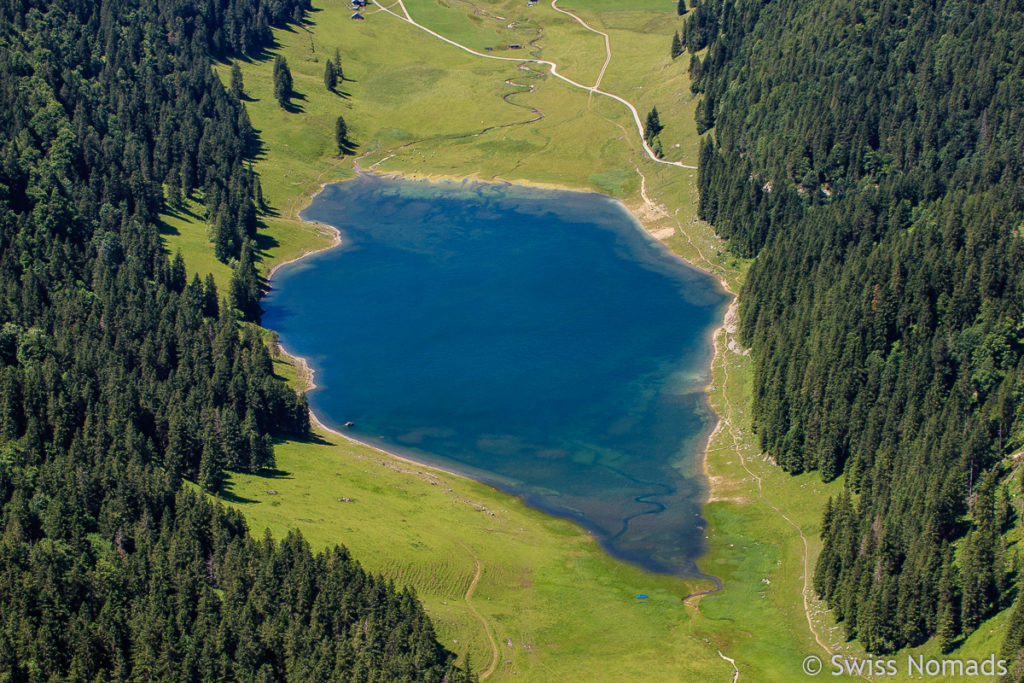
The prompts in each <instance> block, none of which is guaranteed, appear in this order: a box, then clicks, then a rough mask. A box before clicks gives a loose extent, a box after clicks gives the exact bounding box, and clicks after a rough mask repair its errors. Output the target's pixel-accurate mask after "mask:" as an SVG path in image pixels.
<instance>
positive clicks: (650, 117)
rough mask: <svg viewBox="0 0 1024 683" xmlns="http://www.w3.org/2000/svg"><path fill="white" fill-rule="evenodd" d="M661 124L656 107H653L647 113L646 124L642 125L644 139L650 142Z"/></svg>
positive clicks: (660, 128)
mask: <svg viewBox="0 0 1024 683" xmlns="http://www.w3.org/2000/svg"><path fill="white" fill-rule="evenodd" d="M662 128H663V126H662V125H661V120H660V119H659V117H658V108H657V107H653V108H652V109H651V111H650V112H649V113H648V114H647V125H646V126H644V140H646V141H647V142H648V144H650V143H651V142H652V141H653V140H654V138H655V137H657V135H658V133H660V132H661V130H662Z"/></svg>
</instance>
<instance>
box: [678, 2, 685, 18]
mask: <svg viewBox="0 0 1024 683" xmlns="http://www.w3.org/2000/svg"><path fill="white" fill-rule="evenodd" d="M676 14H678V15H679V16H683V15H684V14H686V0H679V2H678V3H677V4H676Z"/></svg>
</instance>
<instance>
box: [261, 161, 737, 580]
mask: <svg viewBox="0 0 1024 683" xmlns="http://www.w3.org/2000/svg"><path fill="white" fill-rule="evenodd" d="M356 171H357V174H356V177H359V176H362V175H366V176H371V177H378V178H389V179H400V180H412V181H426V182H430V183H444V182H451V183H467V182H472V183H483V184H493V185H501V186H522V187H531V188H539V189H547V190H562V191H570V192H581V193H588V194H595V195H600V196H602V197H606V198H608V199H611V200H613V201H615V202H616V203H618V204H619V205H620V206H621V207H622V208H623V209H624V211H625V213H626V214H628V216H629V217H630V218H631V219H632V220H633V222H634V224H635V227H637V228H639V229H640V230H642V232H643V233H644V237H645V238H647V239H649V240H650V241H651V242H652V243H657V244H658V245H659V246H660V247H661V248H663V249H665V250H666V251H667V252H668V253H669V254H671V256H672V257H673V258H674V259H678V260H679V262H680V263H682V264H685V265H686V266H687V267H690V268H692V269H694V270H695V271H698V272H700V273H702V274H704V275H709V276H711V277H712V279H713V280H714V282H715V283H716V284H717V287H718V289H719V290H720V291H721V292H722V293H724V294H726V295H728V296H729V298H730V299H731V301H730V302H729V304H728V307H727V309H726V312H725V313H724V314H723V319H722V322H721V323H720V324H719V325H718V326H716V327H715V328H713V329H711V330H709V331H708V332H707V333H706V337H705V339H706V342H707V343H708V345H709V349H708V354H707V364H706V365H705V366H704V367H705V369H706V372H707V373H708V375H710V372H711V368H712V367H713V365H714V363H715V361H716V360H717V356H718V354H719V353H720V352H719V349H718V347H717V343H716V340H717V337H718V334H719V332H722V331H723V330H726V328H727V326H728V322H729V319H730V314H731V313H732V312H733V311H734V309H735V306H736V296H735V294H734V293H733V292H732V291H731V290H730V288H729V287H728V284H727V283H726V281H725V280H724V279H723V278H722V277H721V276H719V275H717V274H715V273H712V272H710V271H709V270H707V269H705V268H701V267H700V266H697V265H696V264H694V263H691V262H690V261H689V260H687V259H685V258H683V257H681V256H680V255H679V254H677V253H676V252H675V251H674V250H672V249H671V248H669V247H668V246H667V245H665V243H664V242H663V240H662V239H659V238H658V237H656V236H655V235H654V234H653V232H652V230H651V229H650V227H649V226H648V224H647V223H645V222H644V221H643V220H642V219H641V217H640V216H639V215H638V212H637V211H636V210H635V207H631V206H629V205H628V204H626V203H625V202H623V201H621V200H619V199H617V198H615V197H611V196H610V195H606V194H604V193H601V192H597V191H594V190H591V189H580V188H574V187H568V186H564V185H555V184H550V183H536V182H529V181H515V182H512V181H506V180H483V179H480V178H477V177H473V176H472V175H467V176H462V177H455V176H442V175H429V174H405V173H400V172H380V173H378V172H374V171H365V170H362V169H361V168H359V167H358V166H357V168H356ZM338 182H339V183H343V182H345V180H339V181H338ZM333 184H336V183H321V184H320V186H319V190H318V191H317V192H314V193H313V194H311V195H310V196H309V203H308V204H307V206H306V208H308V206H309V205H310V204H311V203H312V202H313V201H314V200H315V198H316V197H317V196H319V194H320V193H321V192H323V190H324V189H325V188H326V187H327V186H328V185H333ZM303 211H305V208H304V209H303ZM298 218H299V220H302V221H303V222H306V223H310V224H312V225H314V226H316V227H318V228H319V227H325V228H327V229H328V230H329V231H330V232H332V233H333V239H332V240H331V243H330V244H328V245H325V246H323V247H321V248H318V249H312V250H309V251H306V252H305V253H303V254H301V255H299V256H297V257H295V258H292V259H289V260H287V261H282V262H280V263H277V264H275V265H274V266H273V267H272V268H271V269H270V270H269V273H268V275H267V284H268V289H272V288H273V278H274V277H275V275H277V274H278V272H279V270H280V269H281V268H283V267H284V266H287V265H291V264H294V263H296V262H298V261H300V260H302V259H304V258H306V257H308V256H312V255H315V254H319V253H322V252H324V251H327V250H329V249H333V248H335V247H337V246H339V245H341V243H342V236H341V231H340V230H339V229H338V228H336V227H335V226H332V225H329V224H325V223H323V222H321V221H311V220H307V219H305V218H303V217H302V213H301V212H299V215H298ZM268 329H269V328H268ZM277 348H278V350H279V351H280V353H281V354H283V355H284V356H286V357H287V358H289V359H291V360H292V362H293V364H294V366H295V367H296V369H297V371H298V376H299V379H300V381H301V382H302V384H303V386H304V389H305V390H306V391H312V390H315V389H316V388H317V387H318V385H317V383H316V379H315V374H316V371H315V369H314V368H313V367H312V366H311V365H310V363H309V361H308V360H307V359H306V358H304V357H302V356H299V355H297V354H295V353H292V352H290V351H288V349H286V348H285V347H284V345H283V344H281V343H280V341H278V342H277ZM702 365H703V364H702ZM711 386H712V383H711V381H710V379H709V381H708V382H707V383H706V384H704V385H703V387H700V386H698V390H699V391H701V392H702V393H703V394H704V395H705V397H706V398H707V396H708V394H709V389H710V387H711ZM707 407H708V409H709V410H711V411H712V413H713V414H714V417H715V425H714V426H713V427H712V428H710V429H707V430H706V432H705V434H703V435H702V436H701V439H702V440H703V444H702V446H700V447H699V448H698V449H697V450H696V451H695V453H694V457H696V458H700V459H701V464H700V465H699V466H697V465H696V463H693V467H692V471H693V473H694V474H697V473H698V472H699V473H700V474H703V476H704V480H705V482H706V489H707V490H706V495H705V496H704V497H703V498H704V500H703V501H702V502H701V503H700V507H701V509H703V506H704V505H706V504H707V503H708V502H711V501H713V500H714V499H715V498H714V490H713V489H714V486H713V484H714V479H713V477H712V476H711V474H710V472H709V471H708V462H707V460H708V452H707V451H708V447H709V444H710V442H711V440H712V438H713V437H714V435H715V434H716V433H717V432H718V430H720V429H721V428H722V420H721V418H720V417H719V416H718V414H717V412H715V411H714V408H712V407H711V405H710V401H708V402H707ZM309 414H310V419H311V422H312V424H313V426H314V428H315V430H316V431H321V432H323V433H325V434H329V435H333V436H335V437H338V438H340V439H343V440H344V441H347V442H349V443H352V444H359V445H361V446H365V447H367V448H370V449H372V450H373V451H376V452H377V453H380V454H383V455H387V456H390V457H391V458H393V459H395V460H397V461H401V462H404V463H407V464H410V465H414V466H416V467H420V468H424V469H428V470H432V471H434V472H437V473H441V474H447V475H450V476H456V477H460V478H463V479H466V480H467V481H472V482H474V483H479V484H483V485H486V486H488V487H490V488H492V489H494V490H495V491H498V492H500V493H501V494H502V495H509V496H511V497H513V498H515V499H517V500H519V501H520V502H523V503H524V504H526V505H528V506H529V507H531V508H534V509H536V510H538V511H540V512H543V513H544V514H548V515H551V516H552V517H557V518H559V519H564V520H566V521H569V522H571V523H573V524H575V525H576V526H577V527H579V528H580V529H581V530H582V531H583V532H584V533H586V534H587V535H588V536H590V537H591V538H592V539H593V540H594V541H595V542H596V543H598V545H599V546H601V547H602V550H603V552H605V553H606V554H607V555H608V556H609V557H612V558H614V559H616V560H617V561H623V562H627V563H629V564H631V565H633V566H635V567H637V568H638V569H641V570H643V571H645V572H648V573H651V574H655V575H657V574H664V575H669V576H675V577H677V578H680V579H681V580H684V581H685V580H698V581H702V580H703V581H709V582H711V583H713V584H714V588H713V589H712V590H711V591H702V592H700V594H701V595H706V594H709V593H711V592H717V591H718V590H721V582H720V581H719V580H717V579H716V578H715V577H712V576H709V575H707V574H704V573H703V572H701V571H700V569H699V567H698V566H697V562H698V561H699V560H698V559H695V560H693V565H692V567H693V570H695V571H688V572H686V573H685V574H680V573H676V572H672V571H658V570H655V569H651V568H649V567H644V566H640V565H638V564H637V562H636V561H631V560H627V559H625V558H622V557H618V556H617V555H616V553H614V552H612V551H611V549H609V548H606V547H605V546H604V543H603V542H602V541H601V538H600V537H599V536H598V534H597V533H595V532H594V531H592V530H591V529H589V528H587V526H586V525H585V524H583V523H581V522H580V521H579V520H576V519H573V518H572V517H569V516H565V515H558V514H555V513H553V512H552V511H550V510H548V509H545V508H544V507H543V506H539V505H534V504H531V503H529V502H528V500H527V498H526V496H525V495H523V494H517V493H516V492H514V491H508V490H506V489H504V488H503V487H501V486H500V485H496V484H495V483H494V482H492V481H488V480H487V478H486V477H481V476H474V475H471V474H467V473H465V472H462V471H459V470H457V469H455V468H446V467H444V466H443V465H437V464H435V463H427V462H423V461H421V460H417V459H415V458H411V457H407V456H404V455H401V454H399V453H396V452H394V451H390V450H387V449H386V448H382V447H380V446H378V445H376V444H373V443H368V442H366V441H362V440H360V439H359V438H357V437H354V436H350V435H348V434H345V433H344V432H343V431H341V430H339V429H335V428H332V427H330V426H328V424H327V423H326V422H325V421H324V420H323V419H321V417H320V416H319V415H318V414H317V413H316V411H315V410H314V409H313V408H312V407H310V410H309ZM707 552H708V549H707V548H705V550H704V552H703V553H702V556H703V555H706V554H707ZM692 595H693V594H692V593H691V596H692Z"/></svg>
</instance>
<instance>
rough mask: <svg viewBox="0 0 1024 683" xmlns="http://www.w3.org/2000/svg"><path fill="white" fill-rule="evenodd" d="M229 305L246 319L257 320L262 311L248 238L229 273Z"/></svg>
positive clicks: (258, 284)
mask: <svg viewBox="0 0 1024 683" xmlns="http://www.w3.org/2000/svg"><path fill="white" fill-rule="evenodd" d="M231 305H232V307H234V308H235V309H237V310H238V311H240V312H241V314H242V317H243V318H245V319H246V320H252V321H257V322H258V321H259V318H260V314H261V313H262V312H263V311H262V310H261V309H260V282H259V277H258V276H257V275H256V265H255V263H254V259H253V253H252V245H251V244H250V243H249V240H245V241H244V242H243V243H242V253H241V256H240V257H239V259H238V264H237V265H236V266H235V270H234V272H233V273H232V275H231Z"/></svg>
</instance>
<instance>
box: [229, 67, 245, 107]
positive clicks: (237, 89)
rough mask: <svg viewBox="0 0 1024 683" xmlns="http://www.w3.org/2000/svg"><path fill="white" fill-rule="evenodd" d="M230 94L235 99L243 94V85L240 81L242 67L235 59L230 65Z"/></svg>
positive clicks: (240, 97)
mask: <svg viewBox="0 0 1024 683" xmlns="http://www.w3.org/2000/svg"><path fill="white" fill-rule="evenodd" d="M231 94H232V95H234V96H235V98H236V99H242V95H244V94H245V85H244V84H243V83H242V68H241V67H240V66H238V62H237V61H236V62H235V63H234V64H232V65H231Z"/></svg>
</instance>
